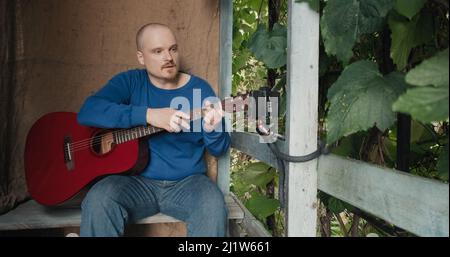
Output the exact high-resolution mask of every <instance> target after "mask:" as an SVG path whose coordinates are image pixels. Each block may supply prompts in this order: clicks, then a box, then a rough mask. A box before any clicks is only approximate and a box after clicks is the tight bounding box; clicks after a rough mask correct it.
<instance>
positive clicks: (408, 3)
mask: <svg viewBox="0 0 450 257" xmlns="http://www.w3.org/2000/svg"><path fill="white" fill-rule="evenodd" d="M425 2H426V0H395V10H396V11H397V12H398V13H400V14H401V15H403V16H405V17H407V18H408V19H411V18H412V17H414V15H416V14H417V13H418V12H419V11H420V9H422V7H423V5H424V4H425Z"/></svg>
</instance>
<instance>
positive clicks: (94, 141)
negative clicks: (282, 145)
mask: <svg viewBox="0 0 450 257" xmlns="http://www.w3.org/2000/svg"><path fill="white" fill-rule="evenodd" d="M245 114H247V111H244V118H242V119H240V120H236V121H235V122H240V121H246V120H247V123H250V122H255V121H250V120H249V119H248V118H247V119H246V118H245ZM153 128H154V129H155V128H156V127H153ZM132 129H133V128H132ZM132 129H121V130H116V131H112V132H111V133H114V132H115V133H120V132H123V131H125V130H132ZM158 130H159V131H162V130H163V129H159V128H156V130H155V131H154V132H159V131H158ZM154 132H151V133H154ZM104 135H105V134H102V135H99V136H95V137H92V138H88V139H83V140H80V141H77V142H76V143H77V144H76V145H74V143H72V144H70V145H69V147H70V151H71V152H72V153H73V152H77V151H81V150H86V149H89V148H90V147H91V146H95V145H99V144H101V143H102V139H103V137H104ZM130 140H133V139H130ZM130 140H126V141H130ZM126 141H125V142H126ZM80 142H82V143H81V144H80Z"/></svg>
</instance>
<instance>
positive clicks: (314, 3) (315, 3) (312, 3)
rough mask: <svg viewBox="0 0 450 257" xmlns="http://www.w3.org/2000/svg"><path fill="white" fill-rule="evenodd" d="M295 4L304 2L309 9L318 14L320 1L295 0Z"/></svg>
mask: <svg viewBox="0 0 450 257" xmlns="http://www.w3.org/2000/svg"><path fill="white" fill-rule="evenodd" d="M295 2H296V3H302V2H306V3H308V4H309V7H310V8H311V9H312V10H314V11H316V12H319V10H320V1H319V0H295Z"/></svg>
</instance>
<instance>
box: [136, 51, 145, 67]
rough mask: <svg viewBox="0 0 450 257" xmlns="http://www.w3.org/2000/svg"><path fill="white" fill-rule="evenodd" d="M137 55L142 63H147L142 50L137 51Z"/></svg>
mask: <svg viewBox="0 0 450 257" xmlns="http://www.w3.org/2000/svg"><path fill="white" fill-rule="evenodd" d="M136 56H137V59H138V62H139V63H140V64H141V65H145V64H144V55H143V54H142V52H141V51H137V52H136Z"/></svg>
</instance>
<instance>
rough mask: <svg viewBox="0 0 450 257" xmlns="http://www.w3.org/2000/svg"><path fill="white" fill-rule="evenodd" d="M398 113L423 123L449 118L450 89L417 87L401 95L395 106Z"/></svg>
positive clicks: (394, 108)
mask: <svg viewBox="0 0 450 257" xmlns="http://www.w3.org/2000/svg"><path fill="white" fill-rule="evenodd" d="M393 110H394V111H396V112H403V113H409V114H411V116H412V117H413V118H414V119H417V120H418V121H422V122H432V121H441V120H446V119H447V118H448V87H416V88H413V89H409V90H407V91H406V93H405V94H403V95H401V96H400V97H399V98H398V100H397V101H396V102H395V103H394V105H393Z"/></svg>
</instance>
